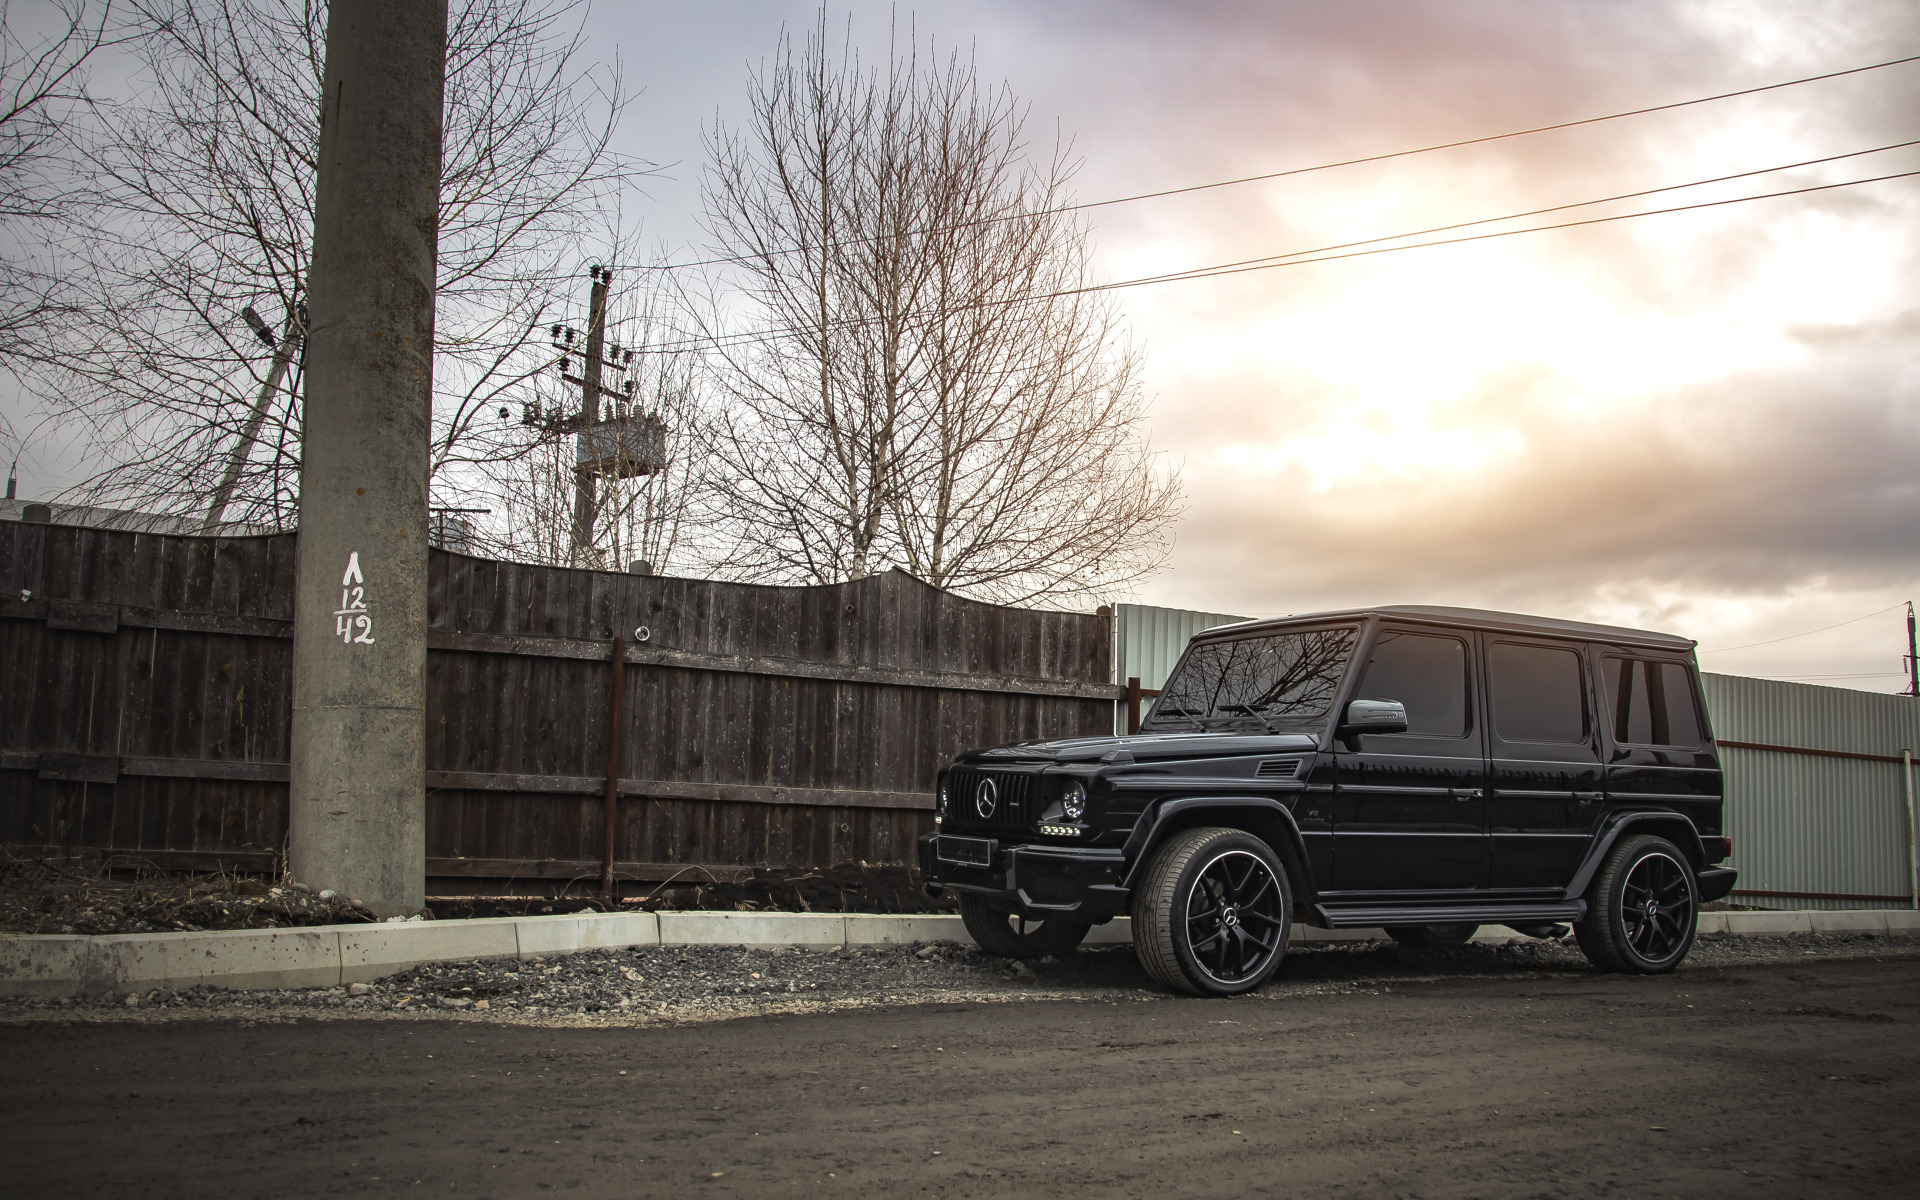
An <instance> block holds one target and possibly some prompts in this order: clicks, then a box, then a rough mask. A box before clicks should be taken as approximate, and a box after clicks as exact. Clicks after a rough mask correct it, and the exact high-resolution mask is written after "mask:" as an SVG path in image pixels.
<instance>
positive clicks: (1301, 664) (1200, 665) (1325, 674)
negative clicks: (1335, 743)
mask: <svg viewBox="0 0 1920 1200" xmlns="http://www.w3.org/2000/svg"><path fill="white" fill-rule="evenodd" d="M1357 635H1358V630H1356V629H1354V628H1353V627H1352V626H1343V627H1340V628H1336V629H1312V630H1303V631H1300V632H1290V633H1274V634H1268V635H1267V636H1265V637H1249V638H1238V639H1236V640H1234V641H1230V642H1202V643H1200V644H1199V645H1197V646H1192V647H1189V648H1188V650H1187V653H1186V655H1185V656H1184V657H1182V658H1181V660H1180V665H1179V666H1177V667H1175V668H1174V669H1173V675H1172V676H1171V677H1169V678H1168V680H1167V682H1166V686H1165V687H1163V688H1161V689H1160V698H1159V699H1158V700H1156V701H1155V702H1154V705H1153V712H1152V714H1151V715H1150V716H1149V717H1148V718H1147V720H1146V721H1144V722H1142V723H1141V728H1143V729H1146V728H1149V727H1150V728H1153V729H1156V730H1161V731H1165V730H1169V729H1182V728H1185V729H1191V728H1194V727H1195V726H1196V725H1198V726H1201V727H1205V726H1206V725H1207V723H1208V722H1219V723H1225V722H1251V723H1253V724H1256V725H1257V724H1259V723H1260V721H1262V720H1265V721H1270V722H1271V721H1285V720H1302V719H1306V718H1318V717H1323V716H1325V715H1326V713H1327V710H1328V709H1329V708H1330V707H1332V705H1333V696H1334V693H1335V692H1336V691H1338V690H1339V688H1340V680H1341V679H1342V677H1343V676H1345V674H1346V670H1347V663H1348V661H1349V660H1350V659H1352V657H1353V646H1354V642H1355V641H1356V640H1358V637H1357Z"/></svg>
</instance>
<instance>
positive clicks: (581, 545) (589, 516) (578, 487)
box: [572, 267, 613, 567]
mask: <svg viewBox="0 0 1920 1200" xmlns="http://www.w3.org/2000/svg"><path fill="white" fill-rule="evenodd" d="M612 279H613V270H612V268H607V269H606V270H605V272H604V273H603V272H602V270H601V268H599V267H595V268H594V269H593V290H592V291H591V292H590V293H588V300H587V350H586V355H587V358H586V362H585V363H584V364H583V365H582V368H581V371H580V381H579V386H580V428H581V430H582V431H585V430H586V429H588V428H590V427H591V426H593V425H595V424H597V423H598V422H599V420H600V358H601V352H602V351H604V350H605V349H606V341H607V284H608V283H609V282H611V281H612ZM593 485H594V473H593V472H592V471H589V470H586V469H585V468H584V467H575V468H574V472H573V555H572V563H573V565H574V566H576V567H591V566H594V565H595V563H594V561H593V516H594V498H593V490H594V488H593Z"/></svg>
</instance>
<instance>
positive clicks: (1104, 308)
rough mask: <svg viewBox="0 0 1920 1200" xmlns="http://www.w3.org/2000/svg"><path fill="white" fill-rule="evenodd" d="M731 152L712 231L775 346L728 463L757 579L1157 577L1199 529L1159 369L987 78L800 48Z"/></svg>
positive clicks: (721, 452)
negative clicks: (1153, 415)
mask: <svg viewBox="0 0 1920 1200" xmlns="http://www.w3.org/2000/svg"><path fill="white" fill-rule="evenodd" d="M749 96H750V100H751V107H752V112H753V118H752V123H751V124H750V125H749V126H747V127H745V128H743V129H739V130H730V129H726V128H720V129H717V130H716V131H715V132H714V134H713V136H712V137H711V139H710V150H711V154H712V158H713V166H712V171H711V174H710V178H709V186H708V192H707V214H708V219H709V222H710V227H711V229H712V231H713V233H714V235H715V237H716V240H717V242H718V243H719V246H720V249H721V251H722V253H723V254H725V255H727V256H729V257H734V258H737V259H738V260H739V262H740V265H741V269H742V272H743V275H744V277H745V289H744V290H745V291H746V294H747V295H748V296H749V297H750V298H751V300H752V301H753V302H754V305H753V307H754V309H755V310H756V311H755V313H754V316H755V317H756V318H757V319H758V321H759V322H760V323H761V324H762V326H763V328H764V330H765V332H764V333H763V334H761V335H759V336H750V337H742V338H739V339H737V340H736V341H734V342H732V343H729V342H728V341H727V340H726V339H722V340H721V346H722V348H723V349H722V352H721V353H722V355H723V358H724V362H725V364H726V370H725V371H724V373H723V379H724V381H725V385H726V389H727V392H726V394H727V397H728V400H729V403H728V405H727V408H726V416H725V418H724V420H723V421H722V422H721V424H720V426H719V428H718V438H717V440H716V443H715V447H714V454H715V457H716V460H717V461H719V462H720V463H722V464H724V468H725V469H724V470H723V471H722V472H720V477H719V479H718V480H717V483H716V486H717V487H718V488H719V489H720V490H721V494H722V500H723V501H724V503H725V505H726V508H727V512H728V515H729V517H730V518H731V521H732V523H733V526H734V529H733V533H734V535H735V537H736V541H735V544H734V546H733V548H732V557H731V558H730V560H729V562H730V565H731V566H732V567H733V568H734V569H735V570H739V571H742V572H746V573H753V574H761V575H766V576H771V577H775V578H791V579H796V580H805V581H818V582H828V581H835V580H840V579H847V578H857V577H859V576H861V575H865V574H870V573H872V572H874V571H877V570H881V569H884V568H885V567H887V566H890V565H898V566H901V567H904V568H905V569H907V570H909V571H911V572H913V573H915V574H917V575H919V576H920V577H921V578H924V579H926V580H928V581H929V582H931V583H934V584H936V585H938V586H941V587H949V588H956V589H960V590H963V591H967V592H970V593H972V594H975V595H979V596H982V597H983V598H989V599H995V600H1002V601H1008V602H1025V601H1031V600H1035V599H1038V598H1041V597H1046V598H1050V599H1052V600H1054V601H1056V602H1060V601H1067V600H1078V599H1084V598H1087V597H1091V596H1095V595H1099V594H1103V593H1107V592H1110V591H1112V590H1114V589H1117V588H1121V587H1124V586H1126V585H1127V584H1128V583H1129V582H1131V581H1133V580H1136V579H1138V578H1140V577H1141V576H1143V575H1144V574H1146V573H1148V572H1150V571H1152V570H1153V569H1155V568H1156V567H1157V566H1158V565H1159V564H1160V563H1161V562H1162V561H1163V560H1164V557H1165V554H1166V550H1167V541H1166V529H1167V527H1168V525H1169V524H1170V523H1171V521H1172V519H1173V518H1174V517H1175V516H1176V515H1177V513H1178V510H1179V497H1180V489H1179V484H1178V480H1177V477H1176V476H1175V475H1174V474H1173V473H1172V472H1170V471H1168V470H1167V469H1166V468H1165V467H1164V466H1163V465H1162V464H1161V463H1160V462H1159V461H1158V459H1157V458H1156V456H1155V455H1153V454H1152V452H1151V451H1150V450H1149V448H1148V446H1147V443H1146V437H1145V426H1144V413H1143V406H1142V401H1141V398H1140V395H1139V386H1138V379H1137V373H1138V359H1137V356H1136V354H1135V352H1134V351H1133V349H1132V348H1131V347H1130V346H1129V345H1128V344H1127V342H1126V340H1125V337H1124V335H1123V333H1122V331H1121V330H1120V328H1119V324H1118V321H1117V319H1116V317H1115V315H1114V313H1113V311H1112V309H1111V307H1110V306H1109V305H1108V304H1107V302H1106V301H1105V300H1104V299H1102V298H1100V297H1099V296H1098V295H1097V294H1095V293H1092V292H1089V291H1088V290H1087V285H1088V284H1089V283H1090V282H1091V275H1090V268H1089V262H1088V248H1087V244H1088V234H1087V230H1086V229H1085V227H1084V226H1082V225H1081V224H1079V223H1077V222H1076V221H1074V220H1072V219H1070V218H1069V217H1067V216H1065V215H1063V214H1061V213H1060V212H1058V211H1057V210H1058V208H1059V206H1060V204H1061V203H1062V201H1063V200H1064V198H1065V190H1066V187H1067V184H1068V181H1069V179H1070V177H1071V175H1072V169H1073V164H1072V163H1071V162H1070V161H1069V160H1068V158H1067V157H1066V155H1065V153H1064V152H1056V153H1055V154H1053V155H1052V156H1051V157H1049V158H1047V159H1045V160H1044V161H1041V162H1038V163H1036V162H1034V161H1033V160H1032V158H1031V157H1030V155H1029V154H1028V151H1027V147H1026V144H1025V141H1024V135H1023V132H1022V129H1023V120H1024V110H1023V109H1022V108H1021V106H1020V105H1019V103H1018V102H1017V100H1016V99H1015V98H1014V97H1013V95H1012V93H1011V92H1010V91H1009V90H1008V89H1007V88H1006V87H1004V86H1001V87H998V88H988V87H983V86H982V85H981V84H980V82H979V80H978V78H977V76H976V73H975V69H974V66H973V64H972V62H971V61H970V60H967V59H964V58H962V57H961V56H959V55H957V54H950V55H948V56H946V57H945V58H940V57H938V56H937V55H935V54H934V53H933V52H932V51H931V50H929V51H928V52H927V53H926V54H925V55H924V56H922V55H921V54H920V52H919V51H918V50H912V51H908V52H902V51H900V50H899V49H898V48H895V49H893V50H891V51H890V52H889V55H888V59H887V62H886V65H885V67H884V69H877V70H863V69H862V68H861V67H860V66H859V64H858V61H857V59H856V58H855V57H854V56H853V55H852V54H851V53H849V52H847V51H844V50H843V51H842V52H841V53H840V54H839V55H837V56H835V55H832V54H830V53H829V50H828V47H827V40H826V36H825V25H824V18H823V20H822V23H821V24H820V25H819V26H818V27H816V29H815V31H814V32H813V33H812V34H811V35H809V37H808V38H807V39H806V41H805V42H804V44H803V45H801V46H799V47H795V46H794V45H793V44H792V43H791V42H790V41H788V40H783V41H782V43H781V46H780V50H779V52H778V53H777V54H776V56H775V58H774V60H773V63H772V65H771V67H769V68H768V69H767V70H765V71H763V72H762V73H761V74H760V75H758V76H756V77H755V79H754V81H753V84H752V87H751V89H750V93H749Z"/></svg>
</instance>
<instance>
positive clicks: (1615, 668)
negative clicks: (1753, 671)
mask: <svg viewBox="0 0 1920 1200" xmlns="http://www.w3.org/2000/svg"><path fill="white" fill-rule="evenodd" d="M1606 678H1607V710H1608V712H1609V713H1610V714H1611V719H1612V722H1613V737H1614V740H1615V741H1617V742H1623V743H1629V744H1632V745H1636V746H1698V745H1699V744H1700V743H1701V742H1702V741H1704V740H1706V734H1705V731H1704V730H1703V729H1702V728H1701V723H1700V707H1699V705H1698V704H1697V703H1695V701H1694V698H1693V678H1692V672H1690V671H1688V670H1687V668H1686V665H1685V664H1684V663H1673V662H1657V661H1655V660H1652V659H1644V658H1608V659H1607V660H1606Z"/></svg>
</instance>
